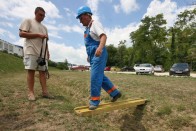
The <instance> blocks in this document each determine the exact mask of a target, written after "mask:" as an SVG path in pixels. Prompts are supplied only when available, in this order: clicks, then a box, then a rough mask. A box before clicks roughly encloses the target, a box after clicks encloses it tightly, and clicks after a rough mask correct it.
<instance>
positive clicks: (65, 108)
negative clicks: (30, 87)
mask: <svg viewBox="0 0 196 131" xmlns="http://www.w3.org/2000/svg"><path fill="white" fill-rule="evenodd" d="M50 75H51V77H50V79H49V80H48V81H47V83H48V87H49V91H50V92H51V94H52V95H54V96H55V99H54V100H47V99H43V98H42V97H41V87H40V85H39V80H38V78H36V80H35V94H36V98H37V100H36V101H35V102H29V101H28V100H27V86H26V73H25V72H15V73H12V72H11V73H6V74H2V75H0V129H4V130H74V131H92V130H93V131H100V130H105V131H110V130H111V131H120V130H123V131H126V130H141V131H146V130H150V131H163V130H164V131H165V130H168V131H170V130H171V131H172V130H179V131H184V130H190V131H194V130H196V123H195V121H196V116H195V114H196V106H195V105H196V104H195V101H196V95H195V94H196V88H195V85H196V80H195V78H187V77H178V78H176V77H157V76H148V75H130V74H129V75H128V74H115V73H107V74H106V75H107V76H109V78H110V79H111V80H112V81H113V82H114V84H115V85H117V87H118V88H119V89H120V90H121V92H122V93H123V97H122V98H121V99H127V98H138V97H143V98H147V99H148V100H149V101H150V102H148V103H147V104H146V105H145V106H143V107H138V108H136V109H134V108H128V109H122V110H115V111H111V112H106V113H102V114H99V115H95V116H90V117H79V116H77V115H76V114H75V113H74V110H73V109H74V108H75V107H78V106H83V105H87V104H88V97H89V87H90V84H89V82H90V81H89V78H90V76H89V72H76V71H74V72H71V71H59V70H52V71H50ZM101 99H102V102H106V101H109V100H110V99H111V98H110V97H109V96H108V95H107V93H105V92H104V91H103V90H102V96H101Z"/></svg>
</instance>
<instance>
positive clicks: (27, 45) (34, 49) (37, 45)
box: [19, 19, 48, 58]
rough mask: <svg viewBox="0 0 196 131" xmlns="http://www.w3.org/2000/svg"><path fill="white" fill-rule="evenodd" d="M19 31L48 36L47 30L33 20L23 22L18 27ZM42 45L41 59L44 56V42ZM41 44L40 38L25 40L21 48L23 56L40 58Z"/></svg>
mask: <svg viewBox="0 0 196 131" xmlns="http://www.w3.org/2000/svg"><path fill="white" fill-rule="evenodd" d="M19 29H20V30H22V31H26V32H30V33H38V34H46V35H48V31H47V28H46V27H45V26H44V25H43V24H41V23H39V22H37V21H36V20H35V19H26V20H24V21H23V22H22V24H21V25H20V28H19ZM45 40H46V39H45ZM43 43H44V45H43V49H42V57H43V56H44V53H45V43H46V41H43ZM43 43H42V39H41V38H34V39H27V38H25V42H24V47H23V50H24V55H27V54H30V55H35V56H40V51H41V47H42V44H43ZM46 58H47V53H46Z"/></svg>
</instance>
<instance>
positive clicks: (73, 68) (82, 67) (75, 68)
mask: <svg viewBox="0 0 196 131" xmlns="http://www.w3.org/2000/svg"><path fill="white" fill-rule="evenodd" d="M71 70H77V71H85V70H89V67H87V66H83V65H79V66H72V67H71Z"/></svg>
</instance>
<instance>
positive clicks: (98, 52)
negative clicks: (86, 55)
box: [95, 47, 102, 57]
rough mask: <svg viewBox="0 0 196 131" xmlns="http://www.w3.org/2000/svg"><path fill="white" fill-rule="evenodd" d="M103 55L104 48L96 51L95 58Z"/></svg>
mask: <svg viewBox="0 0 196 131" xmlns="http://www.w3.org/2000/svg"><path fill="white" fill-rule="evenodd" d="M101 54H102V48H101V47H98V48H97V50H96V51H95V56H97V57H99V56H100V55H101Z"/></svg>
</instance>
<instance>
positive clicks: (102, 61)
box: [84, 28, 119, 106]
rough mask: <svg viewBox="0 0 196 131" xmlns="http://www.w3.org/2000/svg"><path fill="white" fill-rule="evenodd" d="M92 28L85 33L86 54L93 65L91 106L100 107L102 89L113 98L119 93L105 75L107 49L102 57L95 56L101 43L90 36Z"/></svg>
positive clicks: (103, 51)
mask: <svg viewBox="0 0 196 131" xmlns="http://www.w3.org/2000/svg"><path fill="white" fill-rule="evenodd" d="M89 33H90V28H86V31H85V32H84V40H85V46H86V52H87V54H88V59H89V62H90V65H91V85H90V86H91V88H90V89H91V99H90V105H94V106H98V105H99V103H100V95H101V87H102V88H103V89H104V90H105V91H106V92H107V93H108V94H110V96H111V97H114V96H116V95H117V94H118V93H119V91H118V90H117V89H116V88H115V86H114V85H113V84H112V82H111V81H110V80H109V79H108V78H107V77H106V76H105V75H104V68H105V66H106V62H107V57H108V53H107V50H106V47H104V48H103V50H102V54H101V55H100V56H98V57H97V56H95V51H96V49H97V48H98V46H99V43H100V41H95V40H94V39H92V37H91V36H90V34H89Z"/></svg>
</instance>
